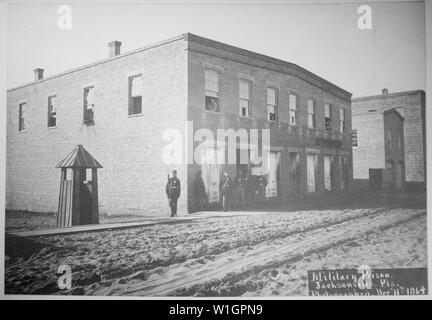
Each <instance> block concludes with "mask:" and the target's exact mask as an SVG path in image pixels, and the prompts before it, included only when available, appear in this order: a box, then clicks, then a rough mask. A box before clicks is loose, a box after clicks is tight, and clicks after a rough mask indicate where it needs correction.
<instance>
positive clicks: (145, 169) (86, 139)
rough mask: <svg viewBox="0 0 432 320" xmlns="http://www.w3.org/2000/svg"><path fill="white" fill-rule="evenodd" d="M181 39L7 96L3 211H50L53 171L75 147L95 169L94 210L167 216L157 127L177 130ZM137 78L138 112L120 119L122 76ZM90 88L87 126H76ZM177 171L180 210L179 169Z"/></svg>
mask: <svg viewBox="0 0 432 320" xmlns="http://www.w3.org/2000/svg"><path fill="white" fill-rule="evenodd" d="M184 49H185V41H184V40H183V39H180V40H177V41H173V42H170V43H166V44H164V45H161V46H155V47H153V48H149V49H145V50H142V51H138V52H135V53H133V54H125V55H121V56H118V57H116V58H114V59H112V60H108V61H105V62H101V63H95V64H93V65H91V66H90V67H87V68H83V69H80V70H77V71H73V72H69V73H65V74H63V75H60V76H58V77H54V78H52V79H45V80H42V81H39V82H36V83H33V84H30V85H27V86H23V87H21V88H17V89H14V90H11V91H9V92H8V95H7V97H8V103H7V151H6V154H7V174H6V208H7V209H17V210H29V211H39V212H55V211H57V203H58V196H59V182H60V170H59V169H57V168H55V166H56V165H57V163H58V162H60V161H61V160H62V159H63V158H64V157H65V156H66V155H67V154H68V153H69V152H70V151H72V149H73V148H74V147H75V146H76V145H77V144H82V145H83V146H84V147H85V148H86V149H87V150H88V151H89V152H90V153H91V154H92V155H93V156H94V157H95V159H97V160H98V161H99V162H100V163H101V164H102V166H103V168H102V169H100V170H99V175H98V176H99V204H100V212H102V213H104V212H105V213H106V212H108V213H111V214H117V213H136V214H145V215H168V211H169V207H168V204H167V200H166V196H165V184H166V181H167V173H168V167H167V166H166V165H164V163H163V162H162V161H161V153H162V148H163V147H164V146H165V145H166V143H167V142H163V141H162V134H163V132H164V130H165V129H177V130H180V132H181V133H183V132H184V123H185V120H186V105H187V102H186V99H187V96H186V89H187V88H186V83H187V74H186V72H187V65H186V63H187V60H186V51H185V50H184ZM135 74H142V82H143V93H142V110H143V112H142V115H138V116H128V90H129V89H128V77H129V76H132V75H135ZM87 86H94V87H95V89H94V96H95V97H94V100H95V125H94V126H86V125H83V90H84V88H85V87H87ZM51 95H55V96H56V97H57V100H56V101H57V126H56V127H55V128H47V107H48V97H49V96H51ZM21 102H25V103H26V111H25V122H26V130H25V132H20V133H18V132H17V131H18V105H19V103H21ZM173 168H176V169H177V170H178V171H179V177H180V179H182V182H183V186H182V187H183V194H182V196H181V198H180V200H179V210H180V211H185V208H186V197H185V195H186V194H187V184H186V183H184V182H185V179H184V177H186V170H185V166H178V167H171V168H170V169H173Z"/></svg>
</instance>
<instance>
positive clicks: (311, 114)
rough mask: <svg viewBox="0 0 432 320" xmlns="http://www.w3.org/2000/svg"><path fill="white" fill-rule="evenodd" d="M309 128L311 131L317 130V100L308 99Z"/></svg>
mask: <svg viewBox="0 0 432 320" xmlns="http://www.w3.org/2000/svg"><path fill="white" fill-rule="evenodd" d="M308 127H309V128H311V129H314V128H316V122H315V100H313V99H308Z"/></svg>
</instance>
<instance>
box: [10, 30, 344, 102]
mask: <svg viewBox="0 0 432 320" xmlns="http://www.w3.org/2000/svg"><path fill="white" fill-rule="evenodd" d="M178 40H186V41H187V42H194V43H198V44H201V45H204V46H209V47H213V48H216V49H220V50H224V51H227V52H230V53H234V54H238V55H241V56H245V57H248V58H252V59H256V60H260V61H263V62H265V63H270V64H273V65H275V66H280V67H284V68H287V69H288V70H290V71H292V72H293V73H294V74H293V75H294V76H297V77H300V78H302V77H301V76H302V75H304V76H305V77H304V78H302V80H305V81H307V82H309V83H311V84H313V85H316V86H318V87H321V88H322V89H324V90H333V91H337V92H338V93H340V94H341V95H342V98H345V99H347V100H349V99H351V96H352V94H351V93H350V92H348V91H346V90H344V89H342V88H341V87H339V86H337V85H335V84H333V83H331V82H330V81H327V80H325V79H324V78H321V77H320V76H318V75H316V74H314V73H312V72H310V71H308V70H306V69H304V68H302V67H300V66H298V65H296V64H294V63H291V62H287V61H284V60H280V59H276V58H272V57H269V56H266V55H263V54H260V53H256V52H253V51H249V50H246V49H242V48H239V47H235V46H231V45H228V44H225V43H222V42H218V41H214V40H211V39H208V38H204V37H201V36H197V35H195V34H192V33H184V34H182V35H180V36H177V37H174V38H170V39H167V40H164V41H161V42H158V43H154V44H151V45H148V46H145V47H141V48H139V49H135V50H132V51H128V52H125V53H121V54H119V55H117V56H114V57H108V58H105V59H102V60H98V61H96V62H92V63H89V64H86V65H84V66H81V67H77V68H74V69H71V70H68V71H64V72H61V73H58V74H55V75H52V76H49V77H46V78H43V79H41V80H37V81H33V82H29V83H26V84H23V85H20V86H16V87H13V88H10V89H8V90H7V91H8V92H10V91H14V90H17V89H20V88H24V87H27V86H31V85H35V84H38V83H41V82H44V81H48V80H51V79H54V78H57V77H61V76H64V75H67V74H69V73H73V72H78V71H81V70H84V69H87V68H90V67H93V66H95V65H98V64H103V63H107V62H110V61H113V60H116V59H121V58H123V57H126V56H129V55H132V54H135V53H138V52H142V51H145V50H149V49H152V48H155V47H159V46H163V45H166V44H169V43H172V42H175V41H178ZM257 67H261V68H262V66H257Z"/></svg>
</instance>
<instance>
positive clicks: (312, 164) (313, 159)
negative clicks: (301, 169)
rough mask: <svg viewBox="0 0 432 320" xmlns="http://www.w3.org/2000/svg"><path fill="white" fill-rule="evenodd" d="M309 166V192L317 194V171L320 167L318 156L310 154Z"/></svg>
mask: <svg viewBox="0 0 432 320" xmlns="http://www.w3.org/2000/svg"><path fill="white" fill-rule="evenodd" d="M306 159H307V161H306V165H307V192H316V176H317V174H316V171H317V167H318V155H317V154H308V155H307V157H306Z"/></svg>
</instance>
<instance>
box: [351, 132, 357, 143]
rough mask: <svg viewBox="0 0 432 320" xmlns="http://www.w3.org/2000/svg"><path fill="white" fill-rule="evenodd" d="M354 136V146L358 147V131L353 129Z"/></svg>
mask: <svg viewBox="0 0 432 320" xmlns="http://www.w3.org/2000/svg"><path fill="white" fill-rule="evenodd" d="M351 136H352V146H353V147H358V140H357V129H353V130H352V132H351Z"/></svg>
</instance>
